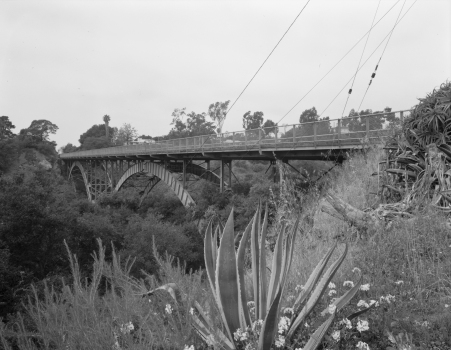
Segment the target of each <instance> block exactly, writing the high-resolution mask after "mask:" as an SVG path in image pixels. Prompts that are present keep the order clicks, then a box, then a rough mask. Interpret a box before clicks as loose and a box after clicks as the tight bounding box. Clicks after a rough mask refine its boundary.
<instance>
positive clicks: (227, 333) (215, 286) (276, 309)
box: [192, 205, 362, 350]
mask: <svg viewBox="0 0 451 350" xmlns="http://www.w3.org/2000/svg"><path fill="white" fill-rule="evenodd" d="M261 215H262V212H261V207H260V205H259V206H258V209H257V210H256V213H255V215H254V217H253V220H252V221H251V222H250V223H249V225H248V226H247V228H246V230H245V231H244V234H243V235H242V237H241V239H240V240H239V242H237V241H238V240H237V239H236V237H235V233H234V221H233V210H232V212H231V213H230V215H229V218H228V220H227V223H226V225H225V227H224V229H223V230H222V229H221V227H218V228H217V229H216V230H214V232H213V228H212V223H211V222H210V223H209V225H208V228H207V230H206V233H205V242H204V244H205V246H204V249H205V266H206V271H207V275H208V281H209V284H210V287H211V290H212V292H213V295H214V297H215V301H216V304H217V309H218V310H219V313H220V316H221V321H222V325H223V328H222V330H221V329H219V328H218V327H215V325H214V323H213V321H212V320H211V319H210V318H209V317H208V316H207V313H206V312H205V311H204V310H203V309H202V307H201V306H200V305H199V304H198V303H196V304H195V305H194V308H195V312H193V314H192V318H193V326H194V327H195V329H196V330H197V332H198V333H199V334H200V335H201V337H202V338H203V339H204V340H205V341H206V342H207V344H210V345H213V346H214V347H215V348H225V349H228V350H233V349H238V348H240V343H239V340H238V339H237V334H240V332H241V331H245V330H252V329H255V323H256V322H257V323H258V322H260V324H261V330H260V331H259V332H258V339H257V340H256V342H257V344H256V345H257V349H259V350H267V349H270V348H271V346H272V345H273V344H274V342H275V340H276V337H277V336H278V333H277V331H278V325H279V318H280V317H281V315H282V310H281V306H282V305H281V301H282V299H283V295H284V292H285V288H286V281H287V276H288V273H289V271H290V266H291V261H292V257H293V249H294V241H295V238H296V234H297V232H298V226H299V219H298V220H296V222H295V223H294V225H293V226H292V227H291V228H288V227H287V226H285V225H282V227H281V228H280V230H279V232H278V235H277V241H276V245H275V248H274V254H273V258H272V264H271V274H270V276H269V278H268V274H267V264H266V248H265V243H266V235H267V230H268V210H267V209H266V211H265V216H264V219H263V221H262V220H261ZM221 234H222V236H221V238H220V244H219V247H218V244H217V242H218V236H220V235H221ZM249 240H250V251H251V262H252V286H253V298H254V300H253V302H254V305H255V321H254V322H253V321H252V317H251V312H250V309H249V307H248V300H247V297H246V290H245V283H244V280H245V266H244V256H245V253H246V249H247V247H248V246H249ZM236 245H238V248H237V249H236ZM335 248H336V244H335V245H334V246H333V247H332V248H330V250H329V251H328V252H327V253H326V255H325V256H324V257H323V258H322V260H321V261H320V262H319V264H318V265H317V266H316V268H315V269H314V271H313V272H312V274H311V275H310V278H309V279H308V280H307V282H306V283H305V286H304V288H303V289H302V291H301V293H300V294H299V296H298V298H297V299H296V301H295V302H294V305H293V308H292V309H293V312H292V316H291V319H290V320H289V322H287V328H286V329H285V339H284V340H285V341H286V342H290V343H291V344H292V345H293V346H294V345H295V343H296V339H297V338H298V336H299V329H300V326H301V325H302V324H303V323H304V322H305V319H306V318H307V317H308V316H309V315H310V314H311V312H312V311H313V309H314V308H315V306H317V305H318V303H319V301H320V299H321V296H322V295H323V294H324V292H325V290H326V288H327V286H328V284H329V282H330V281H331V279H332V278H333V276H334V274H335V273H336V271H337V270H338V268H339V267H340V265H341V264H342V262H343V260H344V258H345V256H346V253H347V246H346V245H345V247H344V250H343V252H342V253H341V255H340V257H339V258H338V259H337V260H336V261H335V262H334V263H333V264H331V265H330V267H329V268H328V269H327V271H325V268H326V266H327V264H328V262H329V260H330V258H331V256H332V254H333V252H334V250H335ZM361 280H362V278H361V276H360V279H359V281H358V282H357V283H356V284H355V286H354V287H353V288H352V289H351V290H349V291H348V292H347V293H345V294H344V295H343V296H342V297H340V298H338V299H336V300H335V302H334V303H333V305H331V306H330V307H329V308H327V309H326V310H323V312H322V314H323V316H324V315H325V314H327V315H329V316H328V318H327V319H326V320H325V321H324V323H323V324H322V325H321V326H320V327H319V328H318V329H317V330H316V331H315V332H314V333H313V335H312V336H311V337H310V340H309V341H308V342H307V344H306V345H305V347H304V350H311V349H315V348H316V347H317V346H318V345H319V344H320V343H321V341H322V339H323V337H324V335H325V334H326V332H327V330H328V328H329V327H330V325H331V324H332V322H333V320H334V317H335V315H336V313H337V312H338V311H339V310H340V309H342V308H343V307H344V306H345V305H346V304H347V303H348V302H349V301H350V300H351V298H352V297H353V296H354V295H355V293H356V292H357V291H358V290H359V287H360V285H361ZM259 320H260V321H259Z"/></svg>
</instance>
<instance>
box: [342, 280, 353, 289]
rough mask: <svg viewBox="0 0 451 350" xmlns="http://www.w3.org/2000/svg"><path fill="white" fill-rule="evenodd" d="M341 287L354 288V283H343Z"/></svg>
mask: <svg viewBox="0 0 451 350" xmlns="http://www.w3.org/2000/svg"><path fill="white" fill-rule="evenodd" d="M343 287H351V288H352V287H354V282H352V281H344V282H343Z"/></svg>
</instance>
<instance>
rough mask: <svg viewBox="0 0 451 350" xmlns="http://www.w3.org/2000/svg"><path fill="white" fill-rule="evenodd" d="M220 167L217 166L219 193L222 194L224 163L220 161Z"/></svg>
mask: <svg viewBox="0 0 451 350" xmlns="http://www.w3.org/2000/svg"><path fill="white" fill-rule="evenodd" d="M220 162H221V163H220V166H219V181H220V184H219V192H220V193H222V192H224V161H223V160H222V159H221V160H220Z"/></svg>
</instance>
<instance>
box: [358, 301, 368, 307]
mask: <svg viewBox="0 0 451 350" xmlns="http://www.w3.org/2000/svg"><path fill="white" fill-rule="evenodd" d="M357 307H365V308H366V307H369V305H368V304H367V302H366V301H365V300H359V302H358V303H357Z"/></svg>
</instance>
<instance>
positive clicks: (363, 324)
mask: <svg viewBox="0 0 451 350" xmlns="http://www.w3.org/2000/svg"><path fill="white" fill-rule="evenodd" d="M368 329H370V327H369V326H368V321H365V320H359V322H357V330H358V331H359V332H365V331H367V330H368Z"/></svg>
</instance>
